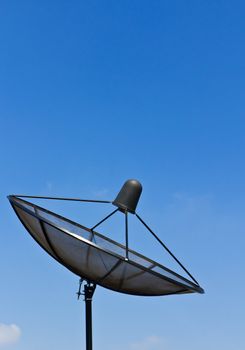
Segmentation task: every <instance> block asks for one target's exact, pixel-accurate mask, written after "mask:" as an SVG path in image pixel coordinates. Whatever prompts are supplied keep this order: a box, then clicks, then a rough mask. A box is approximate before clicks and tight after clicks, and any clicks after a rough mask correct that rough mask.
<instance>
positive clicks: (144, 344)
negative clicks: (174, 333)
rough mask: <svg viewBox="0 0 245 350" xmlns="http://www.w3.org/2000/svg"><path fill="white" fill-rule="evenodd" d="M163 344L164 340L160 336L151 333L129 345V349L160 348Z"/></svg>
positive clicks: (150, 349)
mask: <svg viewBox="0 0 245 350" xmlns="http://www.w3.org/2000/svg"><path fill="white" fill-rule="evenodd" d="M163 345H164V341H163V339H162V338H160V337H158V336H155V335H152V336H149V337H146V338H144V339H142V340H141V341H139V342H135V343H132V344H131V345H130V350H162V349H163ZM165 345H166V344H165Z"/></svg>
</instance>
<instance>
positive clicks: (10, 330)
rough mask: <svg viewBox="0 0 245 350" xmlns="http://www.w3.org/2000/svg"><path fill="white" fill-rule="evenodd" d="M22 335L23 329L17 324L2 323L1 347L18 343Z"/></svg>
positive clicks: (0, 332)
mask: <svg viewBox="0 0 245 350" xmlns="http://www.w3.org/2000/svg"><path fill="white" fill-rule="evenodd" d="M20 335H21V330H20V328H19V327H18V326H16V325H15V324H10V325H6V324H2V323H0V347H3V346H6V345H10V344H14V343H16V342H17V341H18V340H19V338H20Z"/></svg>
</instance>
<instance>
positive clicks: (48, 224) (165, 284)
mask: <svg viewBox="0 0 245 350" xmlns="http://www.w3.org/2000/svg"><path fill="white" fill-rule="evenodd" d="M9 201H10V203H11V205H12V206H13V208H14V210H15V212H16V214H17V216H18V217H19V219H20V221H21V222H22V224H23V225H24V226H25V228H26V229H27V231H28V232H29V233H30V234H31V236H32V237H33V238H34V239H35V240H36V241H37V243H38V244H39V245H40V246H41V247H42V248H43V249H44V250H45V251H46V252H47V253H49V254H50V255H51V256H52V257H53V258H54V259H56V260H57V261H58V262H60V263H61V264H62V265H64V266H65V267H66V268H68V269H69V270H71V271H72V272H73V273H75V274H76V275H78V276H80V277H81V278H83V279H85V280H88V281H91V282H93V283H95V284H98V285H101V286H102V287H105V288H108V289H111V290H114V291H117V292H121V293H127V294H133V295H143V296H157V295H168V294H181V293H194V292H197V293H203V292H204V291H203V289H202V288H201V287H200V286H199V285H197V284H195V283H193V282H192V281H189V280H188V279H186V278H184V277H182V276H180V275H179V274H177V273H175V272H173V271H171V270H170V269H168V268H166V267H164V266H162V265H160V264H158V263H157V262H155V261H153V260H150V259H148V258H146V257H145V256H143V255H141V254H139V253H137V252H135V251H133V250H130V249H128V259H125V253H126V247H125V246H123V245H121V244H119V243H117V242H115V241H113V240H111V239H109V238H107V237H105V236H103V235H101V234H100V233H98V232H95V231H93V230H92V229H89V228H87V227H85V226H82V225H80V224H78V223H76V222H73V221H71V220H69V219H66V218H64V217H62V216H60V215H57V214H55V213H53V212H51V211H48V210H46V209H44V208H42V207H40V206H37V205H35V204H32V203H30V202H27V201H25V200H23V199H20V198H17V197H15V196H9Z"/></svg>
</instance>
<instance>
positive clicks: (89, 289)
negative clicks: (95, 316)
mask: <svg viewBox="0 0 245 350" xmlns="http://www.w3.org/2000/svg"><path fill="white" fill-rule="evenodd" d="M95 288H96V284H94V283H92V282H89V281H87V284H85V285H84V297H85V298H84V301H85V309H86V350H92V349H93V343H92V339H93V337H92V298H93V294H94V291H95Z"/></svg>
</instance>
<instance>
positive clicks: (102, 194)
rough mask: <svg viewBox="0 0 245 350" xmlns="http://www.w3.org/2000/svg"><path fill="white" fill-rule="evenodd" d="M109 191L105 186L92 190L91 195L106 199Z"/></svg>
mask: <svg viewBox="0 0 245 350" xmlns="http://www.w3.org/2000/svg"><path fill="white" fill-rule="evenodd" d="M108 193H109V191H108V189H107V188H103V189H100V190H97V191H96V190H94V191H93V196H94V197H96V198H98V199H102V198H103V199H107V198H106V196H107V195H108Z"/></svg>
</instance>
